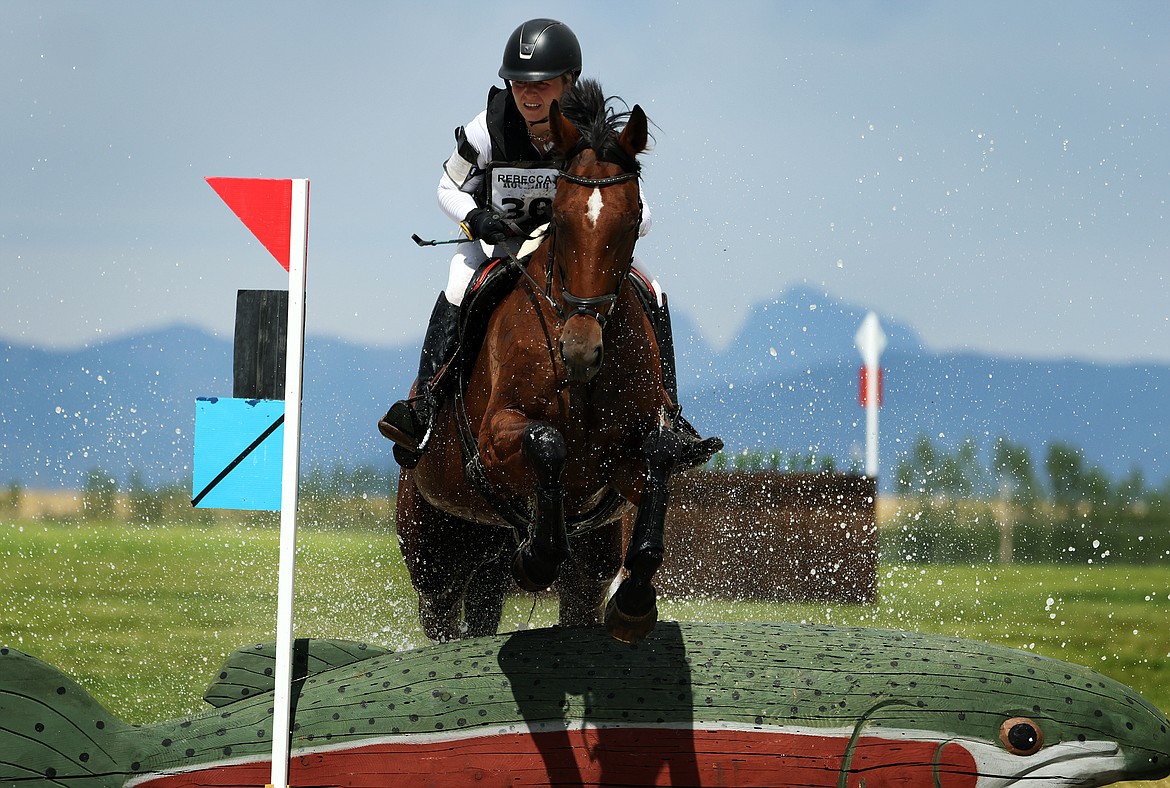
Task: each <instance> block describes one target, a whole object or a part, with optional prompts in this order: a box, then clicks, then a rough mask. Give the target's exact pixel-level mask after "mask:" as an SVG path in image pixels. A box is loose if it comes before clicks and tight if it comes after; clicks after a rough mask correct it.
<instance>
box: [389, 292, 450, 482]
mask: <svg viewBox="0 0 1170 788" xmlns="http://www.w3.org/2000/svg"><path fill="white" fill-rule="evenodd" d="M458 342H459V307H457V306H454V305H452V304H451V303H449V302H448V301H447V296H446V295H445V294H443V293H439V298H438V300H436V301H435V308H434V309H433V310H432V311H431V322H430V324H429V325H427V332H426V335H425V336H424V338H423V345H422V353H421V355H420V357H419V362H418V383H417V385H416V387H415V392H416V393H415V395H414V396H412V397H409V398H407V399H403V400H399V401H398V402H395V403H394V404H393V405H391V406H390V409H389V410H388V411H386V415H385V416H383V417H382V420H381V421H379V422H378V431H379V432H381V433H382V435H383V436H384V437H386V438H389V439H390V440H392V441H394V443H395V444H397V445H396V446H395V452H394V454H395V457H396V458H399V459H406V460H407V461H409V460H411V459H413V460H414V461H415V462H417V461H418V456H419V455H421V454H422V452H423V451H424V450H425V449H426V444H427V442H428V441H429V439H430V434H431V430H432V429H433V428H434V426H435V418H436V417H437V416H438V413H439V407H440V406H441V405H442V404H443V398H444V394H445V390H446V389H447V388H448V385H446V384H445V383H444V381H443V380H442V379H441V380H439V381H434V378H435V375H436V374H437V373H438V371H439V370H440V369H442V367H443V365H444V364H446V363H447V359H448V358H449V357H450V356H451V354H452V353H453V352H454V350H455V346H456V345H457V344H458ZM443 377H444V378H446V377H448V376H443ZM411 455H414V456H413V457H412V456H411ZM409 467H413V466H409Z"/></svg>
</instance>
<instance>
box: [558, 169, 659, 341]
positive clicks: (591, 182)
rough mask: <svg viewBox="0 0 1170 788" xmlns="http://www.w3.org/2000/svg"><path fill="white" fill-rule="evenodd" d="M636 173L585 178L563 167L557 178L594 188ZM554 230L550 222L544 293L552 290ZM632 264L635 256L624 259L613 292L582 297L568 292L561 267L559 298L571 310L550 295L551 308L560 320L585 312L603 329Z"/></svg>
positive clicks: (640, 215)
mask: <svg viewBox="0 0 1170 788" xmlns="http://www.w3.org/2000/svg"><path fill="white" fill-rule="evenodd" d="M637 177H638V173H636V172H622V173H618V174H617V175H610V176H608V177H606V178H586V177H583V176H581V175H574V174H573V173H570V172H565V171H562V172H561V174H560V175H559V176H558V178H561V179H564V180H566V181H569V182H570V183H575V184H577V185H579V186H592V187H594V188H597V189H603V188H605V187H606V186H615V185H617V184H619V183H626V182H627V181H632V180H634V179H636V178H637ZM641 223H642V200H641V198H640V197H639V199H638V224H641ZM555 231H556V224H555V223H553V224H552V225H550V227H549V236H550V238H549V245H548V266H547V268H548V270H547V281H546V282H545V292H546V293H551V292H552V277H553V256H554V254H555V250H556V243H555V241H554V239H553V236H554V235H555ZM633 264H634V259H633V257H632V256H631V258H630V261H629V262H628V263H627V268H626V271H625V272H624V273H623V274H622V277H621V279H619V280H618V286H617V290H615V291H614V292H613V293H610V294H609V295H602V296H588V297H583V296H578V295H573V294H572V293H570V292H569V289H568V288H567V287H565V285H564V282H565V276H564V272H563V271H562V272H561V300H563V301H564V302H565V304H566V305H567V306H569V307H571V311H570V312H569V313H568V314H567V315H566V314H565V313H564V312H563V310H561V308H560V307H559V305H558V304H556V302H555V300H554V299H552V298H551V297H550V298H549V301H550V302H552V304H553V309H555V310H556V313H557V316H558V317H560V318H561V320H564V321H568V320H569V319H570V318H573V317H576V316H577V315H588V316H589V317H592V318H593V319H594V320H596V321H597V322H598V323H599V324H600V325H601V327H602V328H603V329H604V328H605V324H606V323H607V322H609V316H610V315H611V314H612V313H613V309H614V306H615V305H616V304H617V300H618V296H619V295H620V294H621V292H622V284H623V283H625V281H626V277H627V276H628V275H629V269H630V268H631V267H633ZM603 310H604V311H603Z"/></svg>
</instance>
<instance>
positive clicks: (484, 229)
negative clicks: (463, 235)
mask: <svg viewBox="0 0 1170 788" xmlns="http://www.w3.org/2000/svg"><path fill="white" fill-rule="evenodd" d="M463 226H464V227H465V228H467V233H468V235H470V236H471V239H472V240H473V241H487V242H488V243H489V244H498V243H500V242H502V241H503V240H504V239H505V238H507V237H508V236H507V233H508V227H507V225H505V224H504V220H503V218H502V217H501V216H500V215H499V214H498V213H496V212H495V211H493V210H491V209H490V208H476V209H475V210H473V211H471V212H470V213H468V214H467V218H466V219H464V220H463Z"/></svg>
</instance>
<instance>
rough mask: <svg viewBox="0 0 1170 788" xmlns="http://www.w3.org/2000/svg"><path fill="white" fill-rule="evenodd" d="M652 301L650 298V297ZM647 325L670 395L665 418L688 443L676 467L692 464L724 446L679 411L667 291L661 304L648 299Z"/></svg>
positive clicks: (699, 461)
mask: <svg viewBox="0 0 1170 788" xmlns="http://www.w3.org/2000/svg"><path fill="white" fill-rule="evenodd" d="M651 300H652V302H653V299H651ZM648 314H649V317H650V325H651V327H653V329H654V337H655V339H656V340H657V341H658V355H659V357H660V358H661V360H662V386H663V388H665V389H666V393H667V394H668V395H669V396H670V402H671V408H670V410H669V411H668V412H667V414H666V415H667V418H668V419H669V421H670V424H671V426H672V427H674V428H675V429H676V430H678V432H679V433H680V434H681V435H682V436H683V437H684V438H685V439H686V440H687V442H688V443H690V444H691V445H690V446H689V447H688V450H687V452H686V454H685V455H684V456H683V458H682V459H681V460H680V462H679V466H680V467H679V470H683V469H686V468H693V467H695V466H697V465H702V464H704V463H706V462H707V461H708V460H709V459H711V457H712V456H713V455H714V454H715V452H717V451H719V450H721V449H722V448H723V440H722V439H721V438H715V437H712V438H704V437H703V436H702V435H700V434H699V431H698V430H697V429H695V428H694V426H693V425H692V424H691V423H690V422H689V421H687V420H686V417H684V416H683V415H682V404H681V403H680V402H679V401H678V371H677V369H676V367H675V361H674V331H673V329H672V328H671V324H670V308H669V307H668V306H667V302H666V294H665V293H664V294H663V296H662V304H661V305H659V304H658V303H656V302H653V303H651V305H650V309H649V310H648Z"/></svg>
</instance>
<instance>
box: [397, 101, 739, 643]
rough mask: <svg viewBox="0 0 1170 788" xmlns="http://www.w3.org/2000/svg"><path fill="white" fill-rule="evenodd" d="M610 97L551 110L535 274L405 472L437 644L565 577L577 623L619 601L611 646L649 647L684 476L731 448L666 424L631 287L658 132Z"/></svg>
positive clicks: (646, 325)
mask: <svg viewBox="0 0 1170 788" xmlns="http://www.w3.org/2000/svg"><path fill="white" fill-rule="evenodd" d="M610 101H611V100H610V99H606V98H604V97H603V94H602V92H601V89H600V87H599V86H598V85H596V83H594V82H592V81H591V80H583V81H582V85H580V86H578V88H577V89H574V90H573V91H572V92H570V93H569V94H567V95H566V96H565V97H564V99H563V100H562V102H556V103H554V104H553V105H552V106H551V108H550V112H549V123H550V126H551V134H552V140H553V144H554V148H555V152H556V154H557V156H558V159H559V161H560V163H561V164H560V174H559V177H558V185H557V189H556V194H555V198H554V199H553V201H552V206H551V221H550V222H549V225H548V227H547V229H546V230H545V232H544V235H543V237H542V238H541V239H540V240H539V245H538V246H537V247H536V249H535V252H533V253H532V254H531V255H530V256H528V257H527V258H522V259H521V260H516V259H515V258H512V260H511V262H512V263H513V264H515V265H518V266H523V269H524V270H523V271H522V272H521V273H522V274H523V275H522V276H518V277H517V280H516V284H515V285H514V287H513V288H512V289H511V291H510V292H508V294H507V295H506V296H505V297H504V298H503V300H502V301H501V302H500V303H499V305H498V306H496V307H495V309H494V311H493V312H492V313H491V317H490V318H489V320H488V322H487V327H486V329H485V332H484V335H483V340H482V345H481V347H480V350H479V352H478V354H477V355H476V356H475V360H474V362H472V363H470V364H468V365H467V368H465V369H464V370H462V372H461V378H462V379H461V380H460V381H459V384H458V385H457V386H456V390H455V393H454V397H453V398H448V403H447V404H445V405H444V407H443V409H442V411H441V412H440V414H439V416H438V419H437V422H436V424H435V427H434V430H433V434H432V436H431V438H430V439H429V443H428V448H427V450H426V451H425V452H424V453H423V454H422V456H421V458H419V459H418V462H417V465H416V466H415V467H414V468H409V467H406V466H405V465H404V467H403V468H402V470H401V473H400V477H399V487H398V501H397V529H398V538H399V544H400V548H401V550H402V553H403V556H404V558H405V561H406V565H407V567H408V570H409V573H410V577H411V581H412V583H413V585H414V586H415V589H416V590H417V592H418V601H419V619H420V623H421V624H422V627H423V631H424V633H425V634H426V636H427V637H428V638H430V639H431V640H434V641H444V640H452V639H456V638H460V637H474V636H478V635H488V634H495V633H496V630H497V629H498V627H499V624H500V619H501V616H502V611H503V605H504V600H505V596H506V594H507V592H508V590H509V589H510V588H511V587H512V582H513V580H514V581H515V583H516V584H517V585H519V586H520V588H522V589H524V590H525V591H529V592H536V591H542V590H545V589H548V588H550V587H551V586H553V585H554V583H555V586H556V592H557V595H558V601H559V622H560V624H561V625H563V626H579V625H590V624H598V623H600V622H601V621H602V618H603V616H602V608H603V607H604V610H605V612H604V621H605V625H606V627H607V629H608V631H609V633H610V634H611V635H612V636H613V637H614V638H616V639H618V640H621V641H625V642H636V641H638V640H640V639H642V638H643V637H645V636H646V635H647V634H648V633H649V632H650V631H651V630H652V629H653V628H654V626H655V623H656V622H657V619H658V611H657V603H656V594H655V589H654V586H653V583H652V579H653V576H654V573H655V572H656V571H657V570H658V568H659V566H660V564H661V562H662V556H663V551H664V538H663V523H664V518H665V513H666V505H667V500H668V495H669V484H668V482H669V478H670V476H671V475H672V474H673V473H675V472H676V471H678V470H680V469H682V468H685V467H691V466H693V465H697V464H701V463H702V462H705V461H706V460H707V459H709V458H710V456H711V455H712V454H713V453H714V451H716V450H718V448H719V447H721V446H722V443H721V442H719V441H718V439H717V438H714V439H711V438H709V439H708V440H707V441H703V442H698V443H696V442H694V441H690V442H688V438H686V437H684V435H683V434H682V433H681V432H680V431H679V430H678V429H676V428H675V426H674V425H673V424H672V423H671V419H670V417H669V414H670V413H672V412H676V411H672V407H673V406H674V404H675V403H673V402H671V400H670V396H669V394H668V393H667V391H666V389H665V388H664V385H663V379H662V371H661V363H660V356H659V348H658V345H657V342H656V339H655V333H654V331H653V327H652V325H651V323H650V320H649V318H648V316H647V311H646V309H645V308H644V307H643V306H642V304H641V303H640V302H639V300H638V298H637V297H636V295H635V293H634V292H633V287H632V286H630V285H628V284H627V280H628V279H629V276H630V273H631V267H632V261H633V254H634V245H635V241H636V240H637V237H638V227H639V224H640V222H641V216H642V213H641V201H640V190H639V185H638V181H639V178H640V169H641V168H640V162H639V161H638V159H637V156H638V155H639V154H641V153H642V152H643V151H645V150H646V148H647V144H648V138H649V134H648V130H647V126H648V121H647V118H646V115H645V113H644V111H643V110H642V108H641V107H640V106H638V105H635V106H634V107H633V109H632V110H630V111H628V112H621V113H618V112H615V111H614V110H613V109H612V108H611V107H610ZM569 118H572V119H573V120H570V119H569ZM574 121H575V122H574ZM623 121H624V122H623ZM635 509H636V511H637V514H636V518H633V528H632V534H631V536H630V538H629V544H628V546H627V547H626V550H625V552H624V560H623V551H622V547H623V544H622V543H623V529H622V520H623V517H626V516H627V515H629V516H631V517H632V516H633V515H632V513H633V511H634V510H635ZM623 568H624V573H625V577H624V579H623V580H622V583H621V585H620V587H619V588H618V590H617V591H616V592H615V593H614V594H613V596H612V597H611V598H610V600H609V603H608V605H606V604H605V601H606V593H607V591H608V589H609V588H610V586H611V584H612V582H613V580H614V579H615V578H616V577H617V575H618V574H619V572H622V570H623Z"/></svg>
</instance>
